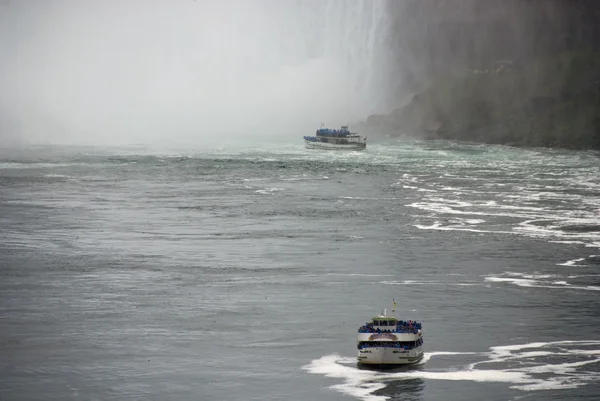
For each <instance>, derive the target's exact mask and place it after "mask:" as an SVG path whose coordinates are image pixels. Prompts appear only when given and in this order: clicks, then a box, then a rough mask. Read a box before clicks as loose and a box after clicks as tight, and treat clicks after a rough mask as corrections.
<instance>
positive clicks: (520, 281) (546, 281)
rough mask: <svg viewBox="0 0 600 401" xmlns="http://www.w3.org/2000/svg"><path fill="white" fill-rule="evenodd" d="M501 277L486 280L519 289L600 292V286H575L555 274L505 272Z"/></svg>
mask: <svg viewBox="0 0 600 401" xmlns="http://www.w3.org/2000/svg"><path fill="white" fill-rule="evenodd" d="M502 275H503V276H509V277H501V276H495V275H490V276H486V277H485V278H484V281H487V282H496V283H510V284H514V285H516V286H519V287H529V288H532V287H533V288H549V289H562V290H565V289H567V290H583V291H600V286H595V285H587V286H582V285H573V284H570V283H569V282H568V281H565V280H557V278H563V277H561V276H559V275H555V274H527V273H518V272H504V273H503V274H502Z"/></svg>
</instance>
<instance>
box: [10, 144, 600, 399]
mask: <svg viewBox="0 0 600 401" xmlns="http://www.w3.org/2000/svg"><path fill="white" fill-rule="evenodd" d="M0 224H1V227H2V233H1V237H0V274H1V281H0V324H1V330H0V399H7V400H32V399H45V400H65V399H98V400H107V399H115V400H124V399H144V400H165V399H178V400H279V399H294V400H345V399H348V400H351V399H363V400H382V399H385V398H386V397H388V398H389V399H393V400H421V399H422V400H465V399H486V400H520V399H528V400H548V399H553V400H563V399H565V400H566V399H578V400H583V399H589V400H592V399H597V397H598V394H600V334H599V333H600V330H599V329H600V324H599V323H600V316H599V315H600V312H599V307H600V301H599V296H600V250H599V248H600V158H599V156H598V154H595V153H588V152H570V151H557V150H537V149H534V150H524V149H512V148H505V147H495V146H468V145H457V144H453V143H449V142H422V143H418V142H417V143H401V142H400V143H397V144H395V145H393V146H391V147H384V146H381V145H371V146H370V148H369V149H368V150H367V151H366V152H362V153H337V152H328V151H314V150H313V151H310V150H305V149H303V148H302V147H301V146H300V145H297V144H287V145H285V144H270V145H266V146H265V147H262V148H248V147H243V146H237V147H236V146H233V145H232V146H223V147H221V148H214V149H207V150H196V151H192V150H179V151H171V152H165V151H153V150H148V149H145V150H142V149H116V150H115V149H103V150H100V149H63V150H60V151H59V150H57V149H33V150H28V151H10V152H9V151H7V150H5V151H3V152H2V159H1V160H0ZM392 298H395V299H396V301H397V303H398V306H399V310H400V311H399V313H400V316H402V317H403V318H406V319H416V320H420V321H422V322H423V324H424V331H425V347H426V351H427V354H426V358H425V361H424V363H421V364H420V365H418V366H413V367H404V368H399V369H392V370H371V369H362V368H358V367H357V366H356V364H355V356H356V343H355V338H356V337H355V336H356V330H357V328H358V326H359V325H361V324H363V323H364V322H365V321H366V320H367V319H369V318H370V317H372V316H373V315H374V314H376V313H378V312H379V311H380V308H382V307H390V306H391V299H392Z"/></svg>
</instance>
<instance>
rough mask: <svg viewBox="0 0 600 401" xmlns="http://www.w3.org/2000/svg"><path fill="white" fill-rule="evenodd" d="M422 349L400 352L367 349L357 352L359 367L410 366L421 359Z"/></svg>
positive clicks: (385, 348)
mask: <svg viewBox="0 0 600 401" xmlns="http://www.w3.org/2000/svg"><path fill="white" fill-rule="evenodd" d="M423 355H424V352H423V347H422V346H421V347H417V348H414V349H411V350H408V351H407V350H402V349H397V348H391V347H369V348H364V349H360V350H358V360H357V362H358V363H359V364H361V365H411V364H414V363H417V362H419V361H420V360H421V359H423Z"/></svg>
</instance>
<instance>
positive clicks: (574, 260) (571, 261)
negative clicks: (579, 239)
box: [557, 258, 585, 266]
mask: <svg viewBox="0 0 600 401" xmlns="http://www.w3.org/2000/svg"><path fill="white" fill-rule="evenodd" d="M584 260H585V258H577V259H571V260H567V261H566V262H564V263H557V265H558V266H575V265H576V264H577V263H578V262H583V261H584Z"/></svg>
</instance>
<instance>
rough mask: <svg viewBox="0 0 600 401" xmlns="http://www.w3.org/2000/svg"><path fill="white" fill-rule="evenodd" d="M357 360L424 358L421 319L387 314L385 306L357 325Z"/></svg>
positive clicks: (396, 362)
mask: <svg viewBox="0 0 600 401" xmlns="http://www.w3.org/2000/svg"><path fill="white" fill-rule="evenodd" d="M356 342H357V346H358V363H359V364H364V365H407V364H412V363H417V362H419V361H420V360H421V359H422V358H423V328H422V325H421V323H419V322H415V321H412V320H408V321H406V320H400V319H398V318H396V317H395V316H387V311H386V309H384V310H383V312H382V314H381V315H379V316H375V317H374V318H373V319H372V320H371V321H370V322H367V323H366V324H365V325H364V326H362V327H360V328H359V329H358V337H357V339H356Z"/></svg>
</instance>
